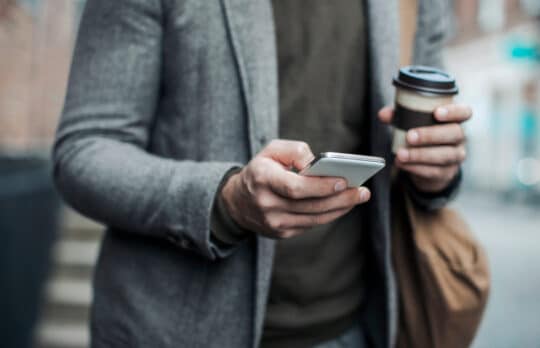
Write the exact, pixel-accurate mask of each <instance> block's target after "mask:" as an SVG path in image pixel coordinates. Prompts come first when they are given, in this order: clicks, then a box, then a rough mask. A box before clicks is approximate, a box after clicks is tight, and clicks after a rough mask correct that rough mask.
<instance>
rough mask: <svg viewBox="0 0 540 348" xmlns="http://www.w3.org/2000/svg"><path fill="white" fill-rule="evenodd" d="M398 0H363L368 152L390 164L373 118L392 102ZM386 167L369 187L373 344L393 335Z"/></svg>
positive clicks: (387, 144)
mask: <svg viewBox="0 0 540 348" xmlns="http://www.w3.org/2000/svg"><path fill="white" fill-rule="evenodd" d="M397 1H398V0H384V1H381V0H367V7H368V8H367V13H368V27H369V29H368V31H369V47H368V50H369V54H370V62H371V64H370V66H371V71H370V86H371V88H372V90H371V92H372V93H371V112H370V114H371V122H370V124H371V126H370V139H371V153H372V154H374V155H377V156H382V157H385V158H386V162H387V163H392V162H393V159H392V157H391V155H390V154H391V136H390V128H389V127H388V126H386V125H383V124H382V123H381V122H380V121H379V120H378V118H377V111H378V109H379V108H381V107H382V106H383V105H390V104H391V103H392V101H393V96H394V88H392V85H391V83H392V76H393V75H394V74H395V73H396V71H397V69H398V67H399V59H398V51H399V41H398V38H399V30H398V28H399V16H398V12H399V11H398V3H397ZM390 167H391V166H387V167H386V168H385V169H384V171H382V172H381V173H380V174H379V175H377V176H375V178H374V179H373V184H372V189H373V197H374V202H373V204H372V206H373V207H372V209H373V210H372V211H373V217H372V218H373V223H372V226H374V229H373V231H372V233H373V234H372V236H373V237H372V240H373V244H374V245H373V247H374V249H375V250H376V251H377V252H376V253H375V254H376V256H377V264H378V265H379V267H380V271H381V272H382V273H383V277H384V280H385V292H386V294H385V296H384V299H383V301H384V305H385V306H386V313H385V316H384V317H385V319H383V318H382V317H381V316H373V317H372V318H370V319H369V320H368V322H366V325H367V326H368V327H369V326H373V328H372V331H374V332H377V330H380V328H381V327H385V332H386V335H384V336H385V337H384V341H383V342H377V346H380V347H390V346H393V343H394V342H395V338H396V335H397V311H398V301H397V292H396V284H395V279H394V276H393V267H392V263H391V258H390V215H389V208H390V206H389V202H390V184H391V182H390Z"/></svg>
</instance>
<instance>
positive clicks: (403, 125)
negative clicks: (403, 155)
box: [392, 66, 458, 153]
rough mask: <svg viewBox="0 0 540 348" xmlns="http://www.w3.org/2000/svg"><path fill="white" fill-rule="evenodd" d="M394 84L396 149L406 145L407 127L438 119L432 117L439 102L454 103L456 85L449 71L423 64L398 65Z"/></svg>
mask: <svg viewBox="0 0 540 348" xmlns="http://www.w3.org/2000/svg"><path fill="white" fill-rule="evenodd" d="M393 84H394V86H395V87H396V99H395V109H394V119H393V122H392V123H393V125H394V131H393V132H394V134H393V141H392V151H393V152H394V153H396V152H397V150H398V149H399V148H401V147H405V146H406V145H407V142H406V135H407V131H408V130H409V129H412V128H418V127H425V126H432V125H436V124H438V123H440V122H439V121H437V120H436V119H435V116H434V111H435V109H437V108H438V107H439V106H442V105H447V104H451V103H453V101H454V97H455V95H456V94H458V87H457V85H456V80H455V79H454V78H453V77H452V76H451V75H450V74H448V73H446V72H444V71H442V70H439V69H435V68H431V67H425V66H407V67H404V68H401V69H400V70H399V73H398V75H397V76H396V77H394V81H393Z"/></svg>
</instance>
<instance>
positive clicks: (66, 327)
mask: <svg viewBox="0 0 540 348" xmlns="http://www.w3.org/2000/svg"><path fill="white" fill-rule="evenodd" d="M103 229H104V228H103V227H102V226H101V225H98V224H96V223H94V222H92V221H90V220H88V219H85V218H83V217H82V216H80V215H78V214H77V213H75V212H74V211H73V210H70V209H68V208H66V210H65V212H64V218H63V224H62V229H61V232H60V235H59V238H58V240H57V242H56V245H55V248H54V251H53V267H52V273H51V275H50V278H49V281H48V283H47V289H46V300H45V305H44V308H43V311H42V317H41V320H40V323H39V325H38V328H37V332H36V337H35V347H36V348H85V347H88V345H89V330H88V318H89V306H90V303H91V301H92V287H91V278H92V273H93V269H94V264H95V261H96V258H97V254H98V250H99V242H100V240H101V237H102V233H103Z"/></svg>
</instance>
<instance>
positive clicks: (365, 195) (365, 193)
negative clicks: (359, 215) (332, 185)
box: [358, 188, 369, 202]
mask: <svg viewBox="0 0 540 348" xmlns="http://www.w3.org/2000/svg"><path fill="white" fill-rule="evenodd" d="M358 191H360V200H361V201H362V202H365V201H367V200H368V199H369V191H368V190H366V189H365V188H360V189H358Z"/></svg>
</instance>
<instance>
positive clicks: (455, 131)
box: [379, 104, 472, 192]
mask: <svg viewBox="0 0 540 348" xmlns="http://www.w3.org/2000/svg"><path fill="white" fill-rule="evenodd" d="M393 115H394V111H393V109H392V108H391V107H385V108H383V109H382V110H381V111H379V118H380V120H381V121H383V122H384V123H391V122H392V118H393ZM471 116H472V110H471V108H470V107H469V106H465V105H457V104H451V105H445V106H441V107H439V108H437V110H435V118H436V119H437V120H438V121H440V122H444V124H440V125H435V126H429V127H421V128H415V129H411V130H409V131H408V132H407V147H406V148H401V149H399V150H398V153H397V156H396V166H397V167H398V168H400V169H402V170H404V171H406V172H408V173H409V174H410V176H411V180H412V182H413V183H414V185H415V186H416V187H417V188H418V189H419V190H421V191H424V192H439V191H442V190H444V189H445V188H446V187H448V185H449V184H450V182H451V181H452V179H453V178H454V177H455V176H456V174H457V173H458V171H459V167H460V165H461V163H462V162H463V161H464V160H465V157H466V152H465V133H464V131H463V128H462V127H461V123H463V122H465V121H467V120H468V119H470V118H471Z"/></svg>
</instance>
